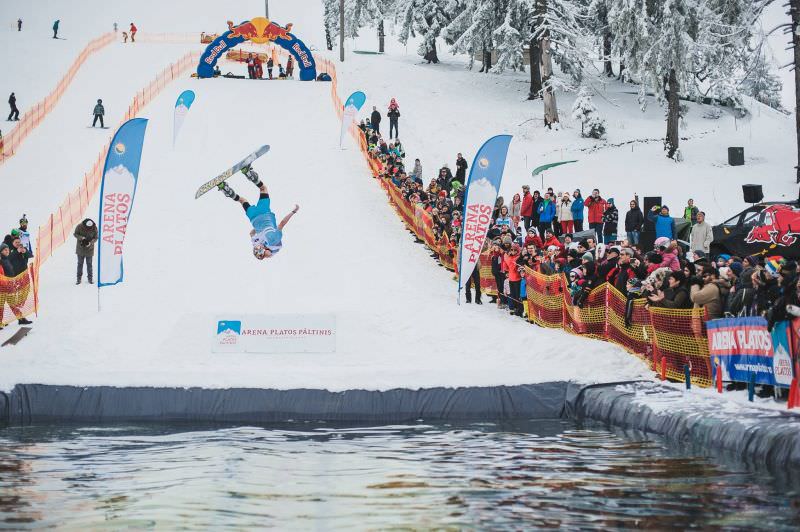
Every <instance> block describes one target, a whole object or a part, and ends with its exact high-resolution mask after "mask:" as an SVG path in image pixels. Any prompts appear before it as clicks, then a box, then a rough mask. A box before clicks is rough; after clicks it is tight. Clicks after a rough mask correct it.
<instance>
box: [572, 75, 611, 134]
mask: <svg viewBox="0 0 800 532" xmlns="http://www.w3.org/2000/svg"><path fill="white" fill-rule="evenodd" d="M572 119H573V120H577V121H579V122H580V123H581V136H582V137H588V138H593V139H600V138H603V136H604V135H605V134H606V121H605V120H603V119H602V118H600V115H599V113H598V112H597V107H595V105H594V102H593V101H592V92H591V91H590V90H589V89H588V88H586V87H581V90H580V92H579V93H578V97H577V98H575V103H574V104H573V105H572Z"/></svg>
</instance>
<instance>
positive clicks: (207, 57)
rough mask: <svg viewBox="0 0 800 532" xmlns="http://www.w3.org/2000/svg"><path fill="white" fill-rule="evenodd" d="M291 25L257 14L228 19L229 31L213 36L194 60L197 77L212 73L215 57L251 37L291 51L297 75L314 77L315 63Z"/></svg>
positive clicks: (309, 79) (315, 72)
mask: <svg viewBox="0 0 800 532" xmlns="http://www.w3.org/2000/svg"><path fill="white" fill-rule="evenodd" d="M291 31H292V25H291V24H287V25H286V26H285V27H284V26H280V25H278V24H276V23H274V22H272V21H271V20H269V19H268V18H264V17H256V18H254V19H251V20H245V21H244V22H242V23H240V24H237V25H234V23H233V22H231V21H228V31H226V32H225V33H223V34H222V35H220V36H219V37H217V38H216V39H214V40H213V41H212V42H211V44H209V45H208V47H207V48H206V51H205V52H203V55H202V56H200V62H199V63H198V64H197V77H198V78H210V77H212V76H213V75H214V66H215V65H216V64H217V60H218V59H219V58H220V57H221V56H222V55H224V54H225V52H227V51H228V50H230V49H231V48H234V47H236V46H238V45H239V44H241V43H243V42H245V41H250V42H253V43H256V44H264V43H269V42H272V43H275V44H277V45H278V46H280V47H281V48H283V49H285V50H286V51H287V52H289V53H290V54H292V56H293V57H294V59H295V62H296V63H297V68H298V70H299V78H300V80H302V81H313V80H314V79H316V77H317V65H316V63H315V61H314V56H313V55H311V51H310V50H309V49H308V47H307V46H306V45H305V43H303V41H301V40H300V39H298V38H297V37H296V36H295V35H294V34H292V33H291Z"/></svg>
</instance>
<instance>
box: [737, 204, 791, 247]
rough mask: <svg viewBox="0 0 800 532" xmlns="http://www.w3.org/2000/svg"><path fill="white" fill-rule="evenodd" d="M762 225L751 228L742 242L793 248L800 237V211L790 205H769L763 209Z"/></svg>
mask: <svg viewBox="0 0 800 532" xmlns="http://www.w3.org/2000/svg"><path fill="white" fill-rule="evenodd" d="M763 215H764V225H759V226H756V227H753V228H752V229H751V230H750V233H748V235H747V236H746V237H745V239H744V241H745V242H747V243H748V244H755V243H765V244H775V245H778V246H786V247H788V246H793V245H794V244H795V242H797V238H798V236H800V209H797V208H794V207H792V206H790V205H770V206H769V207H767V208H765V209H764V212H763Z"/></svg>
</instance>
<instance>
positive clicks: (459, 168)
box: [455, 153, 467, 185]
mask: <svg viewBox="0 0 800 532" xmlns="http://www.w3.org/2000/svg"><path fill="white" fill-rule="evenodd" d="M455 179H456V181H460V182H461V184H462V185H463V184H464V183H466V182H467V160H466V159H464V157H463V156H462V155H461V154H460V153H459V154H458V155H457V156H456V178H455Z"/></svg>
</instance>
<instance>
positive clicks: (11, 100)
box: [6, 92, 19, 122]
mask: <svg viewBox="0 0 800 532" xmlns="http://www.w3.org/2000/svg"><path fill="white" fill-rule="evenodd" d="M8 106H9V107H10V108H11V112H10V113H8V118H7V119H6V120H8V121H9V122H10V121H12V120H19V109H17V97H16V96H15V95H14V93H13V92H12V93H11V96H9V97H8Z"/></svg>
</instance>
